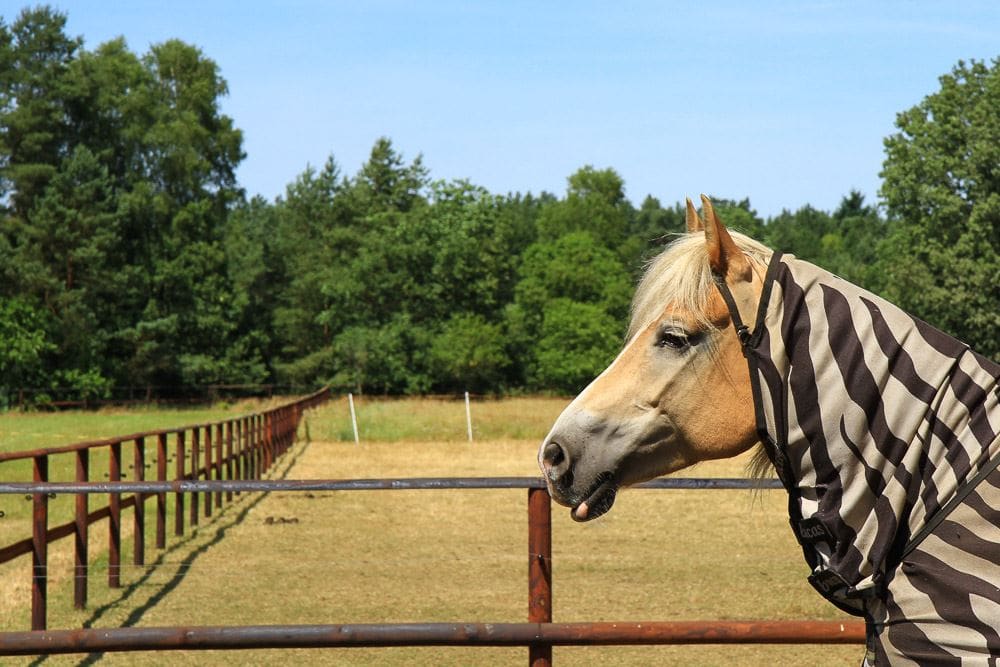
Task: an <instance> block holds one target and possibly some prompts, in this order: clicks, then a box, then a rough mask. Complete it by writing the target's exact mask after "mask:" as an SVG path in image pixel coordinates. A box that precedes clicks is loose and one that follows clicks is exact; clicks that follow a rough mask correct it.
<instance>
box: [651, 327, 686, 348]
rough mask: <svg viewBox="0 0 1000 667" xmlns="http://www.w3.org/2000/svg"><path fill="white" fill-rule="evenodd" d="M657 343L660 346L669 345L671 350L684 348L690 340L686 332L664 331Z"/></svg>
mask: <svg viewBox="0 0 1000 667" xmlns="http://www.w3.org/2000/svg"><path fill="white" fill-rule="evenodd" d="M657 344H658V345H659V346H660V347H668V348H670V349H671V350H683V349H684V348H686V347H687V346H688V345H690V342H689V341H688V337H687V336H685V335H684V334H680V333H677V332H676V331H664V332H663V333H662V334H660V340H659V341H658V342H657Z"/></svg>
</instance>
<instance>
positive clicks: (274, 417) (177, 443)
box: [0, 389, 330, 631]
mask: <svg viewBox="0 0 1000 667" xmlns="http://www.w3.org/2000/svg"><path fill="white" fill-rule="evenodd" d="M329 397H330V391H329V389H323V390H320V391H318V392H316V393H314V394H311V395H309V396H306V397H304V398H301V399H299V400H296V401H292V402H290V403H287V404H285V405H281V406H278V407H276V408H273V409H270V410H265V411H263V412H260V413H255V414H251V415H245V416H241V417H235V418H233V419H226V420H222V421H218V422H212V423H208V424H195V425H192V426H184V427H181V428H176V429H168V430H160V431H148V432H144V433H136V434H131V435H127V436H121V437H116V438H110V439H104V440H92V441H88V442H80V443H75V444H71V445H63V446H61V447H50V448H46V449H35V450H31V451H22V452H4V453H0V464H3V463H7V462H12V461H23V460H31V462H32V470H33V474H32V477H33V479H34V482H35V483H46V482H48V481H49V462H50V459H51V458H52V457H55V456H63V455H73V456H74V457H75V464H76V475H75V478H76V482H77V483H78V484H84V485H88V484H93V483H94V482H95V481H98V480H93V477H94V476H95V475H96V474H98V473H96V471H93V470H92V469H91V452H94V451H97V450H106V451H107V453H108V469H107V474H106V477H107V479H108V482H109V483H111V484H115V483H121V482H122V478H123V473H122V470H123V466H122V464H123V462H124V459H123V454H127V453H128V452H129V450H131V453H132V464H131V467H132V470H133V477H134V479H135V480H136V482H140V483H141V482H143V481H145V477H146V466H147V462H146V461H147V446H149V447H155V452H156V454H155V456H156V481H158V482H167V481H168V479H167V468H168V466H167V463H168V461H169V460H170V459H171V454H172V458H173V461H174V481H177V482H179V481H198V480H206V481H209V480H214V481H223V480H230V481H231V480H251V479H260V478H261V477H262V476H263V475H264V473H265V472H267V470H268V469H270V467H271V466H272V465H273V463H274V462H275V460H276V459H277V458H278V457H279V456H281V455H282V454H283V453H284V452H285V451H286V450H287V449H288V448H289V447H291V446H292V444H293V443H294V441H295V434H296V431H297V429H298V426H299V422H300V420H301V418H302V414H303V412H305V410H307V409H309V408H312V407H315V406H317V405H319V404H321V403H323V402H325V401H327V400H328V399H329ZM171 440H172V441H173V447H171ZM232 493H233V492H232V491H231V490H230V491H225V492H223V490H221V489H219V490H205V491H203V492H201V494H199V493H191V494H190V495H189V497H188V498H187V500H189V501H190V502H189V507H188V508H187V511H188V523H189V525H191V526H195V525H197V524H198V522H199V520H200V518H201V516H202V514H204V516H205V517H209V516H211V514H212V510H213V506H214V508H221V507H222V504H223V502H224V501H229V500H232ZM51 495H53V492H51V491H50V492H40V491H38V490H37V489H36V490H35V491H33V492H31V493H30V496H31V502H32V512H31V517H32V518H31V526H32V529H31V537H30V538H26V539H23V540H20V541H18V542H14V543H13V544H9V545H7V546H4V547H2V548H0V564H2V563H6V562H8V561H10V560H13V559H15V558H18V557H20V556H23V555H25V554H31V560H32V573H31V629H32V630H36V631H37V630H44V629H45V627H46V613H47V595H48V590H47V579H48V577H47V573H48V545H49V544H51V543H52V542H55V541H57V540H61V539H63V538H65V537H69V536H71V535H72V536H73V537H74V544H75V546H74V557H73V562H74V564H73V567H74V577H73V581H74V584H73V604H74V606H76V607H77V608H78V609H82V608H84V607H85V606H86V604H87V570H88V567H89V555H88V553H87V551H88V549H87V547H88V538H89V535H88V533H89V528H90V526H91V525H93V524H94V523H96V522H98V521H103V520H104V519H108V522H109V523H108V526H109V530H108V586H110V587H112V588H117V587H120V586H121V557H122V554H121V544H122V539H121V538H122V510H123V509H127V508H133V510H134V511H133V512H132V521H133V534H134V540H133V551H132V562H133V564H134V565H145V542H146V502H147V501H148V500H150V499H151V498H154V497H155V500H156V502H155V508H156V510H155V514H154V521H155V522H156V528H155V540H156V547H157V548H158V549H163V548H164V547H165V546H166V542H167V537H166V535H167V525H166V523H167V492H166V491H156V492H144V491H132V492H131V493H124V494H123V493H110V494H109V497H108V504H107V505H104V506H102V507H99V508H97V509H91V508H90V503H89V501H88V499H89V497H90V494H88V493H78V494H77V495H76V499H75V505H74V515H75V516H74V519H73V520H72V521H69V522H67V523H63V524H60V525H57V526H52V527H50V526H49V499H50V496H51ZM199 496H200V497H199ZM184 519H185V494H184V493H177V494H176V496H175V498H174V535H177V536H180V535H183V534H184V531H185V520H184Z"/></svg>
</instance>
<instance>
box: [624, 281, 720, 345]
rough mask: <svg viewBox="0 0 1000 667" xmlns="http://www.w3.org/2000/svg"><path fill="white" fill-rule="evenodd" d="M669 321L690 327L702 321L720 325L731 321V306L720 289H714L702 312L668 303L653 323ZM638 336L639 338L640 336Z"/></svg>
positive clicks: (649, 327)
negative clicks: (727, 303) (727, 304)
mask: <svg viewBox="0 0 1000 667" xmlns="http://www.w3.org/2000/svg"><path fill="white" fill-rule="evenodd" d="M669 321H674V322H678V323H680V324H683V325H685V328H689V329H698V328H701V325H702V323H703V322H705V321H708V322H710V323H711V324H712V325H713V326H716V327H719V326H721V325H724V324H727V323H728V322H729V308H728V307H727V306H726V302H725V301H724V300H723V298H722V295H721V294H720V293H719V290H717V289H713V290H712V291H711V292H710V293H709V294H708V295H707V296H706V298H705V304H704V306H703V307H702V308H701V311H700V312H695V311H693V310H691V309H690V308H687V307H686V306H684V305H683V304H680V303H668V304H667V305H666V306H664V308H663V309H662V310H661V311H660V316H659V317H658V318H656V320H655V321H654V322H653V325H657V324H661V323H663V322H669ZM653 325H651V326H647V327H645V329H644V330H643V331H641V332H640V333H639V335H640V336H641V335H642V334H644V333H646V332H647V331H651V330H652V329H653V328H654V327H653ZM636 337H637V338H638V337H639V336H636Z"/></svg>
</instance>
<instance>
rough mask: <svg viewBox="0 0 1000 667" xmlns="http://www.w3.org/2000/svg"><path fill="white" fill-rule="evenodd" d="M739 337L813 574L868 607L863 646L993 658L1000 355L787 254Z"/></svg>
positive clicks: (830, 592) (886, 657)
mask: <svg viewBox="0 0 1000 667" xmlns="http://www.w3.org/2000/svg"><path fill="white" fill-rule="evenodd" d="M737 317H738V315H737ZM744 349H745V351H746V355H747V359H748V361H749V364H750V369H751V381H752V383H753V386H754V399H755V403H756V414H757V428H758V433H759V436H760V438H761V440H762V442H763V444H764V446H765V447H766V448H767V450H768V454H769V456H770V458H771V460H772V461H773V462H774V463H775V468H776V469H777V472H778V476H779V477H780V479H781V480H782V482H783V484H784V486H785V488H786V489H787V490H788V496H789V515H790V519H791V523H792V528H793V530H794V531H795V534H796V536H797V537H798V539H799V542H800V543H801V544H802V548H803V551H804V553H805V557H806V560H807V561H808V563H809V565H810V566H811V567H812V574H811V575H810V583H812V584H813V586H815V587H816V589H817V590H818V591H820V593H822V594H823V595H824V596H826V597H827V598H828V599H829V600H831V601H832V602H834V603H835V604H837V605H838V606H840V607H841V608H843V609H845V610H847V611H849V612H851V613H855V614H859V615H863V616H865V618H866V619H867V622H868V627H869V655H868V657H867V660H868V661H869V662H872V663H874V664H892V665H896V664H908V663H911V664H919V665H926V664H946V663H953V664H958V662H959V660H960V659H961V658H971V657H978V658H983V659H985V658H991V659H992V660H994V661H995V660H996V657H995V656H998V655H1000V472H998V471H997V463H998V462H1000V455H998V454H1000V452H998V449H1000V437H998V433H1000V396H998V384H997V383H998V378H1000V366H998V365H997V364H995V363H993V362H992V361H990V360H988V359H986V358H984V357H982V356H981V355H978V354H976V353H975V352H973V351H972V350H970V349H969V348H968V347H967V346H966V345H964V344H963V343H960V342H959V341H957V340H955V339H954V338H951V337H950V336H947V335H945V334H943V333H941V332H940V331H937V330H936V329H933V328H932V327H930V326H928V325H927V324H925V323H923V322H921V321H919V320H917V319H915V318H912V317H910V316H909V315H907V314H906V313H904V312H903V311H902V310H900V309H899V308H897V307H896V306H894V305H893V304H891V303H889V302H887V301H885V300H884V299H881V298H879V297H877V296H875V295H873V294H871V293H868V292H866V291H864V290H862V289H861V288H859V287H857V286H855V285H853V284H851V283H848V282H846V281H844V280H841V279H840V278H838V277H836V276H834V275H832V274H830V273H828V272H826V271H824V270H822V269H820V268H818V267H816V266H814V265H812V264H809V263H808V262H804V261H800V260H798V259H795V258H794V257H792V256H790V255H781V254H780V253H775V254H774V255H773V257H772V258H771V262H770V265H769V267H768V271H767V275H766V277H765V280H764V287H763V294H762V298H761V304H760V308H759V310H758V315H757V321H756V322H755V325H754V327H753V331H752V334H751V335H750V336H749V338H748V339H747V341H746V343H745V346H744Z"/></svg>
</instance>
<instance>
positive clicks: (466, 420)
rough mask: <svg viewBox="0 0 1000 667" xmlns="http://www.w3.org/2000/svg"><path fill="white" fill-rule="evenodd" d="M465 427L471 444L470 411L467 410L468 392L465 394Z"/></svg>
mask: <svg viewBox="0 0 1000 667" xmlns="http://www.w3.org/2000/svg"><path fill="white" fill-rule="evenodd" d="M465 425H466V428H467V430H468V433H469V442H472V410H470V409H469V392H465Z"/></svg>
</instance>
